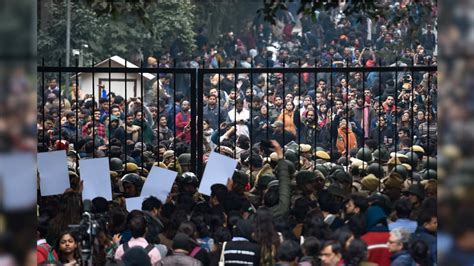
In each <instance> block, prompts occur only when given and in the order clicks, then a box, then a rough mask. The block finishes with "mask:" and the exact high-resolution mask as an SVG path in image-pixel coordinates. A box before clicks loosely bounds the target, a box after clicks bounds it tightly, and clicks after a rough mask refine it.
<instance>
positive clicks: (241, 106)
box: [235, 98, 244, 113]
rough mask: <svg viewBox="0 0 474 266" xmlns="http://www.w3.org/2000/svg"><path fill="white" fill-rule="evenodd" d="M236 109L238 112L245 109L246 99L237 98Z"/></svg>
mask: <svg viewBox="0 0 474 266" xmlns="http://www.w3.org/2000/svg"><path fill="white" fill-rule="evenodd" d="M235 109H236V110H237V112H239V113H240V112H242V110H243V109H244V101H243V100H242V99H240V98H239V99H237V100H235Z"/></svg>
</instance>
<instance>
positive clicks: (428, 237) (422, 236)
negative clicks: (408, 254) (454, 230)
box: [410, 226, 438, 262]
mask: <svg viewBox="0 0 474 266" xmlns="http://www.w3.org/2000/svg"><path fill="white" fill-rule="evenodd" d="M416 240H422V241H424V242H425V243H426V244H427V245H428V246H429V247H430V255H431V259H432V261H433V262H437V258H438V247H437V237H436V234H432V233H430V232H428V230H426V229H425V228H423V227H422V226H418V227H417V228H416V231H415V232H414V233H413V234H411V235H410V242H411V243H412V242H414V241H416Z"/></svg>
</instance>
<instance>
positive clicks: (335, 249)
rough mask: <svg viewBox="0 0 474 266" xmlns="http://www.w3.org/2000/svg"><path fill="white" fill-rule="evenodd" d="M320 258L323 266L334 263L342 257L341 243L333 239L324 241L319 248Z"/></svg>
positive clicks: (331, 265)
mask: <svg viewBox="0 0 474 266" xmlns="http://www.w3.org/2000/svg"><path fill="white" fill-rule="evenodd" d="M320 258H321V263H322V265H324V266H334V265H336V264H337V263H338V262H339V261H340V260H341V258H342V247H341V244H339V242H337V241H334V240H329V241H326V242H324V244H323V246H322V248H321V252H320Z"/></svg>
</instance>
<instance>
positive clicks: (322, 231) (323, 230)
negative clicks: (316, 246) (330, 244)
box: [302, 212, 332, 240]
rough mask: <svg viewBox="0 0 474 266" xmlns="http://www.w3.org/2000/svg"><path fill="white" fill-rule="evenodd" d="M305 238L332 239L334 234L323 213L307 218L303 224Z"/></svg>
mask: <svg viewBox="0 0 474 266" xmlns="http://www.w3.org/2000/svg"><path fill="white" fill-rule="evenodd" d="M302 233H303V236H304V237H309V236H314V237H316V238H317V239H324V240H325V239H330V238H331V237H332V232H331V230H330V229H329V226H328V224H327V223H325V222H324V217H323V216H322V214H321V213H314V212H313V214H312V215H310V216H308V217H306V219H305V221H304V224H303V232H302Z"/></svg>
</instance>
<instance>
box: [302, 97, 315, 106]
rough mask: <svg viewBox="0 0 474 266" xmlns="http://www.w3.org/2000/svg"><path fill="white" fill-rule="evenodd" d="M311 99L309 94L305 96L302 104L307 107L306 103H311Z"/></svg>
mask: <svg viewBox="0 0 474 266" xmlns="http://www.w3.org/2000/svg"><path fill="white" fill-rule="evenodd" d="M312 101H313V100H312V99H311V96H305V97H304V99H303V106H304V107H308V105H310V104H311V102H312Z"/></svg>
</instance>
